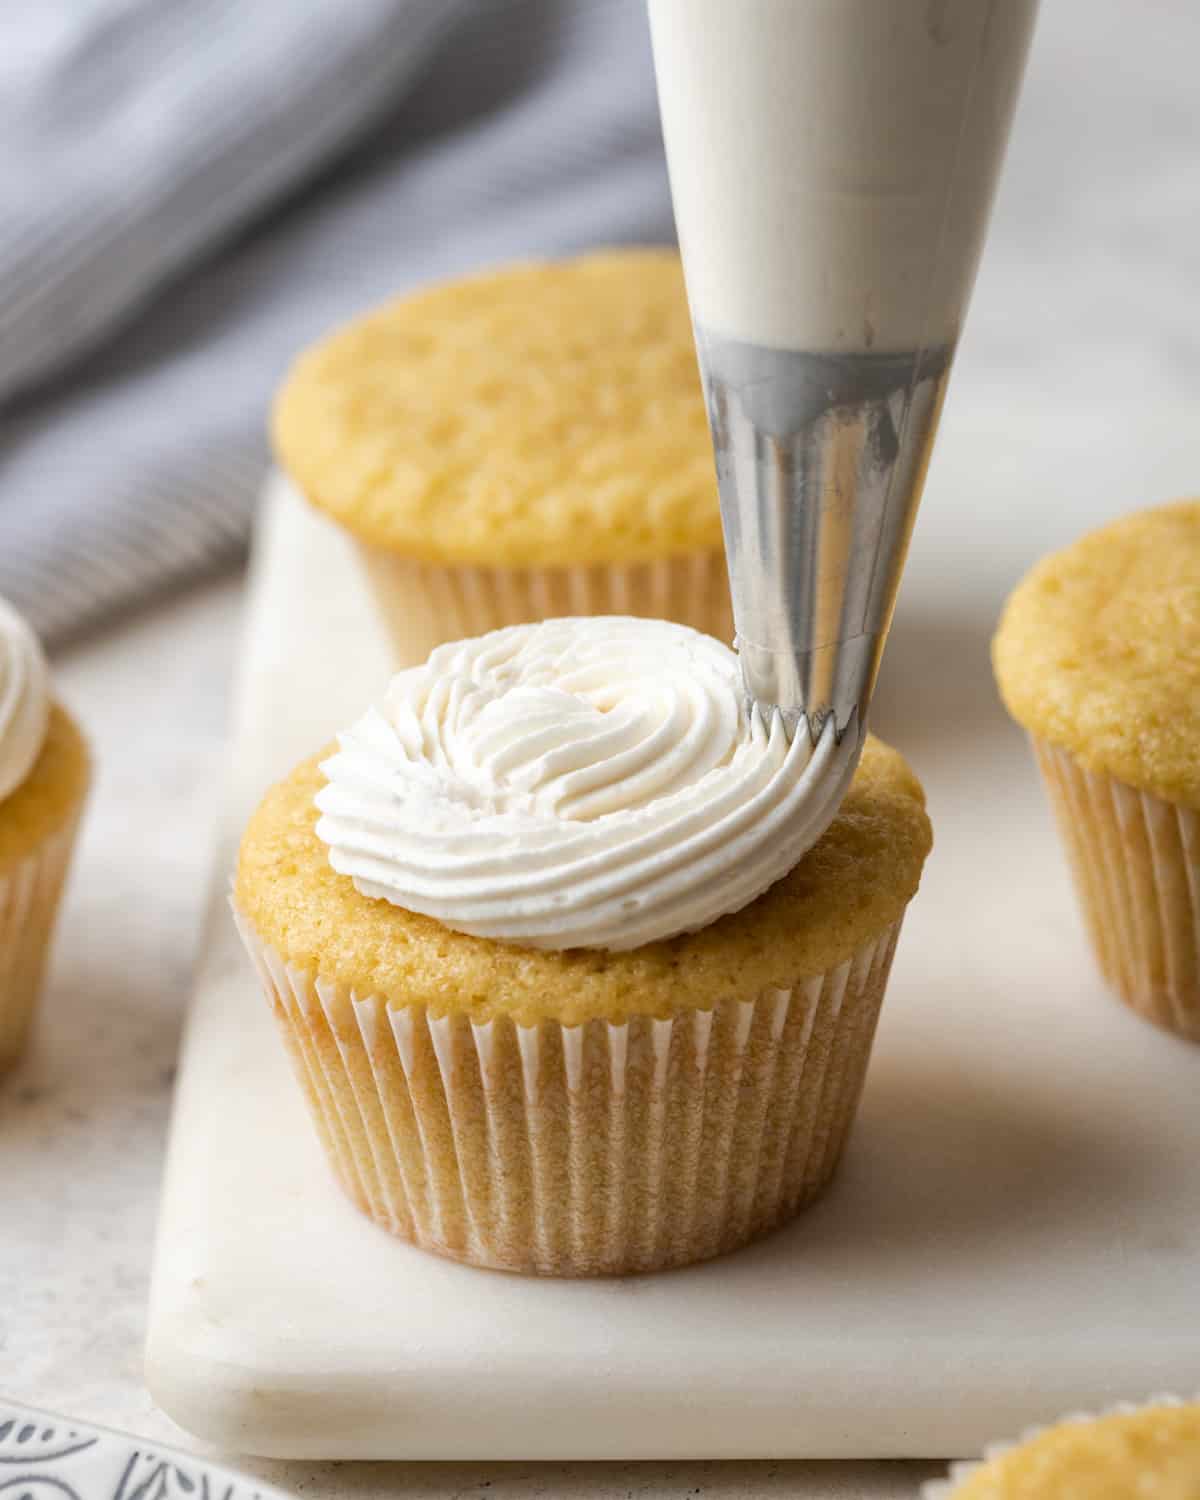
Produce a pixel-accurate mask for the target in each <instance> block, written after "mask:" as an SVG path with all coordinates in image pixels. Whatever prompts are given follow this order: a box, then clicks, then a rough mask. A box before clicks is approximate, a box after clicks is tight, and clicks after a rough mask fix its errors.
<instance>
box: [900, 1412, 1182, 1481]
mask: <svg viewBox="0 0 1200 1500" xmlns="http://www.w3.org/2000/svg"><path fill="white" fill-rule="evenodd" d="M1190 1399H1192V1400H1197V1399H1200V1397H1192V1398H1190ZM1187 1404H1188V1403H1187V1402H1185V1401H1184V1400H1183V1399H1182V1398H1181V1397H1179V1396H1170V1395H1161V1396H1149V1397H1147V1399H1146V1400H1145V1401H1114V1402H1113V1403H1112V1405H1111V1406H1105V1407H1102V1408H1101V1410H1100V1411H1095V1412H1089V1411H1073V1412H1068V1413H1067V1415H1066V1416H1062V1417H1056V1418H1055V1419H1054V1420H1053V1421H1052V1422H1040V1423H1038V1424H1037V1425H1036V1426H1034V1427H1027V1428H1026V1429H1025V1431H1024V1432H1022V1433H1021V1434H1020V1436H1019V1437H1016V1438H1011V1439H1008V1440H1006V1441H1001V1442H996V1443H989V1444H988V1445H987V1447H986V1448H985V1449H984V1450H983V1456H982V1457H981V1458H971V1459H963V1460H961V1461H960V1462H957V1463H952V1464H951V1465H950V1468H949V1471H948V1473H947V1475H946V1478H945V1479H927V1480H926V1481H925V1483H924V1484H923V1485H922V1486H921V1500H952V1496H953V1495H954V1493H955V1491H956V1490H958V1489H959V1488H961V1486H962V1485H964V1484H966V1483H967V1482H968V1480H970V1479H971V1478H973V1477H974V1475H976V1474H977V1473H978V1472H979V1471H980V1469H982V1468H985V1467H986V1466H987V1465H988V1464H990V1463H995V1462H996V1460H997V1459H1001V1458H1003V1457H1004V1456H1005V1455H1006V1454H1008V1453H1012V1452H1014V1451H1015V1450H1016V1449H1017V1448H1021V1447H1024V1445H1025V1444H1026V1443H1032V1442H1033V1441H1034V1440H1035V1439H1036V1438H1040V1437H1041V1436H1042V1435H1043V1434H1044V1433H1047V1432H1050V1431H1051V1430H1052V1429H1053V1428H1055V1427H1065V1426H1068V1425H1070V1424H1080V1423H1084V1422H1098V1421H1100V1420H1101V1419H1102V1418H1104V1417H1127V1416H1132V1415H1133V1414H1134V1413H1135V1412H1139V1411H1151V1410H1153V1408H1154V1407H1157V1406H1185V1405H1187Z"/></svg>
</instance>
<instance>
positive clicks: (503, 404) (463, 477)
mask: <svg viewBox="0 0 1200 1500" xmlns="http://www.w3.org/2000/svg"><path fill="white" fill-rule="evenodd" d="M273 430H274V444H275V450H276V454H277V456H278V458H279V461H280V463H281V465H282V466H283V468H284V469H285V470H286V472H287V473H288V475H289V476H290V478H291V480H292V481H293V483H294V485H295V486H296V488H298V489H299V490H300V492H301V493H302V494H303V495H305V496H306V497H307V498H308V500H309V501H311V503H312V504H313V505H314V506H316V507H317V508H318V510H320V511H323V512H324V513H325V514H326V515H328V516H330V517H332V518H333V520H334V521H335V522H337V524H338V525H339V526H341V527H342V528H344V530H345V531H346V532H347V533H348V534H349V535H350V536H351V537H352V538H353V540H354V542H355V543H356V544H357V549H358V551H359V554H360V555H361V557H362V560H363V562H364V564H365V567H366V574H367V577H368V579H369V581H370V583H371V585H372V587H373V592H374V594H375V596H376V598H377V600H378V603H379V606H380V609H381V612H382V616H383V619H384V622H385V624H386V626H387V628H388V632H389V635H390V637H391V640H392V643H393V646H394V649H395V653H396V658H397V661H398V663H399V664H400V665H402V666H409V665H415V664H416V663H419V662H422V661H424V660H425V658H426V656H428V654H429V652H430V651H431V650H432V649H433V648H434V647H435V646H437V645H440V644H441V643H442V642H444V641H450V640H456V639H459V638H460V637H463V636H474V635H482V634H484V633H485V632H487V631H490V630H493V629H497V628H499V627H500V626H504V625H516V624H522V623H525V622H528V621H536V620H542V619H548V618H551V617H553V616H563V615H611V614H619V615H645V616H651V617H657V618H662V619H669V620H677V621H680V622H681V623H683V624H685V625H691V626H694V627H695V628H696V629H697V630H703V631H707V632H708V633H710V634H712V635H715V636H717V637H718V638H719V639H721V640H727V641H728V640H731V639H732V638H733V616H732V610H731V605H730V601H729V586H728V580H727V577H726V573H725V559H724V552H723V550H722V542H721V522H720V514H719V510H718V505H717V489H716V478H715V474H714V469H713V459H712V448H711V445H710V443H709V438H708V429H707V423H706V418H705V410H704V401H703V397H702V394H701V390H700V377H699V374H698V371H697V367H696V357H695V353H694V348H693V343H692V333H691V325H690V323H689V320H688V310H687V300H686V297H685V295H684V286H683V274H682V271H681V269H680V264H679V257H678V256H677V255H676V254H675V252H674V251H666V250H633V251H622V252H610V253H606V254H598V255H591V256H588V257H587V258H585V259H582V260H573V261H562V262H557V263H551V264H525V265H517V266H510V267H507V268H505V269H503V270H498V271H491V272H488V273H486V274H483V275H478V276H473V277H470V278H468V279H466V280H463V281H455V282H450V283H447V284H445V285H442V286H435V287H432V288H429V289H427V290H425V291H422V292H419V293H417V294H416V295H415V296H411V297H406V298H403V299H401V300H400V301H397V302H394V303H392V304H390V305H389V306H387V307H384V308H382V309H381V310H380V311H378V312H375V313H372V314H371V315H369V316H367V317H365V318H363V319H362V320H361V321H359V322H357V323H355V324H352V325H351V326H350V327H349V328H346V329H344V330H343V331H342V332H340V333H336V334H334V335H333V336H332V337H331V338H329V339H327V340H325V341H324V342H323V343H321V344H318V345H317V346H316V347H315V348H314V349H312V350H310V351H309V352H308V353H306V354H304V355H302V356H301V358H300V359H299V360H298V361H297V363H296V365H295V367H294V368H293V370H292V371H291V373H290V375H289V376H288V379H287V381H286V382H285V384H284V386H283V389H282V391H281V392H280V394H279V396H278V399H277V401H276V404H275V411H274V421H273Z"/></svg>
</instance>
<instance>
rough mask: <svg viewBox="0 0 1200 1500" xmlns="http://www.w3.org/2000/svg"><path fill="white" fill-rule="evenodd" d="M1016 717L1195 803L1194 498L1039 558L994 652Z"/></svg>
mask: <svg viewBox="0 0 1200 1500" xmlns="http://www.w3.org/2000/svg"><path fill="white" fill-rule="evenodd" d="M993 658H994V662H995V667H996V676H997V680H998V682H999V686H1000V691H1001V694H1002V696H1003V698H1004V702H1005V704H1006V706H1007V708H1008V710H1009V712H1010V713H1011V714H1012V715H1013V717H1014V718H1015V719H1016V720H1017V721H1018V722H1019V723H1020V724H1022V725H1023V726H1024V727H1025V728H1026V729H1027V730H1029V731H1030V732H1031V733H1032V734H1034V735H1035V736H1037V737H1038V738H1040V739H1043V740H1047V741H1049V742H1050V743H1051V744H1053V745H1057V746H1058V747H1060V748H1062V749H1065V750H1069V751H1070V752H1071V753H1072V754H1073V755H1074V756H1075V757H1076V759H1077V760H1078V761H1079V762H1080V764H1081V765H1083V766H1084V767H1085V768H1087V769H1088V770H1092V771H1101V772H1104V773H1106V774H1108V775H1110V776H1114V777H1116V778H1117V779H1118V780H1120V781H1124V782H1126V783H1127V784H1129V785H1130V786H1133V787H1135V788H1137V789H1138V790H1140V791H1146V792H1151V793H1153V794H1154V795H1155V796H1158V797H1161V798H1163V799H1164V800H1166V801H1169V802H1176V803H1179V804H1182V805H1183V806H1185V807H1191V808H1200V501H1197V500H1192V501H1184V502H1179V503H1176V504H1174V505H1166V506H1162V507H1160V508H1158V509H1155V510H1149V511H1144V512H1142V513H1140V514H1138V515H1134V516H1129V517H1127V518H1126V519H1124V520H1122V521H1118V522H1116V523H1115V524H1113V525H1111V526H1106V527H1104V528H1103V529H1102V530H1100V531H1096V532H1093V533H1092V534H1091V535H1089V536H1086V537H1084V538H1083V539H1082V540H1081V541H1079V542H1076V543H1075V544H1074V545H1073V546H1071V547H1068V548H1066V549H1065V550H1064V551H1062V552H1056V553H1054V554H1052V555H1051V556H1050V557H1047V558H1045V559H1043V561H1042V562H1041V563H1039V564H1038V565H1037V567H1035V568H1034V569H1033V570H1032V572H1030V573H1029V574H1028V576H1027V577H1026V578H1025V579H1024V581H1023V582H1022V583H1021V584H1020V586H1019V587H1018V588H1017V590H1016V591H1015V593H1014V594H1013V595H1012V598H1011V599H1010V600H1009V602H1008V605H1007V607H1006V609H1005V612H1004V616H1003V619H1002V620H1001V624H1000V629H999V631H998V633H997V636H996V640H995V644H994V647H993Z"/></svg>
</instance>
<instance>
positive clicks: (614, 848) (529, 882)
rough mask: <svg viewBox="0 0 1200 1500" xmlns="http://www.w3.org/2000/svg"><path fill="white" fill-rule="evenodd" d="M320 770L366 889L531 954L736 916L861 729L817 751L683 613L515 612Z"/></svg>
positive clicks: (341, 856)
mask: <svg viewBox="0 0 1200 1500" xmlns="http://www.w3.org/2000/svg"><path fill="white" fill-rule="evenodd" d="M339 745H340V749H339V751H338V753H337V754H335V755H334V756H332V758H331V759H329V760H327V761H326V762H325V763H324V765H323V767H322V769H323V770H324V772H325V775H326V776H327V778H328V784H327V785H326V786H324V787H323V788H322V789H321V791H320V792H319V793H318V795H317V798H316V802H317V807H318V808H319V809H320V812H321V815H322V816H321V818H320V820H319V821H318V823H317V833H318V835H319V836H320V837H321V838H322V839H323V840H324V841H325V843H326V844H328V845H329V859H330V863H331V864H332V865H333V868H334V869H335V870H337V871H339V872H340V873H341V874H344V875H349V876H351V877H352V878H353V880H354V883H355V885H356V886H357V888H358V890H359V891H360V892H361V893H362V894H363V895H365V896H369V897H374V898H382V899H384V900H388V901H392V902H394V903H395V904H396V905H398V906H402V907H405V908H406V909H407V910H409V911H417V912H424V913H425V914H426V915H428V916H431V917H436V918H437V919H438V920H439V921H440V922H442V923H444V924H445V925H446V926H447V927H452V928H456V929H457V930H458V931H460V932H469V933H474V934H476V935H478V936H481V937H489V938H497V939H501V940H504V941H508V942H513V943H520V944H524V945H527V946H530V947H536V948H577V947H589V948H610V949H623V948H634V947H637V946H639V945H640V944H642V943H648V942H653V941H654V940H656V939H658V938H665V937H671V936H673V935H674V934H676V933H680V932H690V931H694V930H696V929H697V928H700V927H704V926H707V925H708V924H709V923H710V922H713V921H715V920H716V918H718V917H721V916H724V915H726V914H727V913H729V912H734V911H737V910H739V909H740V908H741V907H743V906H746V905H747V904H748V903H749V902H751V901H753V900H754V899H755V897H757V896H759V895H761V894H762V893H763V891H765V890H766V889H767V887H768V886H770V885H773V884H774V883H775V881H777V880H779V879H780V878H781V877H782V876H784V875H786V874H787V872H788V871H789V870H790V869H792V867H793V866H794V865H795V864H796V863H797V862H798V860H799V859H800V856H801V855H802V854H803V853H804V851H805V850H806V849H807V848H809V846H810V845H811V844H813V843H815V842H816V840H817V839H818V838H819V837H820V835H821V834H822V833H823V832H824V830H825V828H826V826H827V825H828V823H829V822H830V820H831V819H832V817H833V815H834V813H835V812H836V810H837V807H838V804H839V803H840V801H841V799H842V796H843V795H844V793H845V790H846V787H847V786H848V784H849V781H850V778H851V776H852V775H853V774H854V767H855V765H856V764H857V761H858V754H859V750H860V748H861V738H860V735H859V733H858V728H857V725H856V724H855V725H852V726H851V728H850V729H849V730H848V731H847V732H846V733H845V734H844V735H843V737H842V740H841V741H840V742H838V741H837V740H835V738H834V735H833V732H832V726H829V727H827V729H826V731H825V732H824V733H823V734H822V735H821V737H820V738H819V740H818V742H817V744H816V746H815V748H814V747H813V746H812V745H811V744H810V743H809V739H808V736H807V735H805V734H798V735H796V736H795V737H794V738H791V739H789V737H788V734H787V732H786V729H785V727H784V724H783V721H782V719H781V718H779V716H778V715H777V714H776V716H775V717H774V719H773V720H772V722H771V723H770V724H767V723H765V722H764V720H763V718H762V716H761V715H760V713H759V712H758V711H757V710H754V711H751V710H749V709H748V708H747V706H746V703H745V698H744V691H743V688H742V682H741V674H740V671H739V667H738V660H737V657H736V656H735V655H734V653H733V652H732V651H730V650H729V648H728V647H726V646H723V645H722V644H721V643H720V642H718V641H715V640H713V639H711V638H710V637H708V636H705V635H700V634H699V633H698V632H697V631H694V630H689V629H687V628H686V627H684V626H682V625H672V624H668V623H666V622H665V621H660V620H632V619H624V618H614V617H611V616H610V617H606V618H597V619H563V620H550V621H547V622H545V623H544V624H541V625H515V626H512V627H510V628H509V629H506V630H497V631H494V632H492V634H490V635H485V636H480V637H479V638H478V639H476V640H468V641H457V642H454V643H452V644H450V645H446V646H440V647H438V649H437V650H436V651H434V653H433V655H432V656H431V657H430V658H429V661H428V663H427V664H426V665H425V666H422V667H415V668H413V669H411V670H410V671H407V672H401V673H400V674H399V675H398V676H397V677H395V678H393V680H392V682H391V684H390V686H389V687H388V690H387V693H386V696H385V698H384V701H383V704H382V706H381V707H378V708H371V709H370V710H368V712H367V713H366V714H365V715H364V716H363V718H362V719H360V720H359V722H358V723H357V724H356V725H355V726H354V727H353V728H352V729H351V730H350V731H349V732H348V733H346V734H343V735H341V736H339Z"/></svg>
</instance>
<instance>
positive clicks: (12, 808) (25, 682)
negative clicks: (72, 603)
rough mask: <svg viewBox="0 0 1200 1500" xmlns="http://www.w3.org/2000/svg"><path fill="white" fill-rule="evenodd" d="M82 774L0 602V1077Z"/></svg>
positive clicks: (75, 747) (41, 674) (69, 843)
mask: <svg viewBox="0 0 1200 1500" xmlns="http://www.w3.org/2000/svg"><path fill="white" fill-rule="evenodd" d="M89 775H90V770H89V763H88V753H87V747H86V746H85V744H84V741H83V737H82V735H81V734H80V733H79V730H78V729H77V728H76V727H75V724H74V722H73V721H72V719H71V717H70V715H69V714H68V713H67V711H66V710H65V709H64V708H61V707H59V706H58V705H57V704H56V703H54V702H52V700H51V694H50V674H49V670H48V668H47V666H46V660H45V658H44V657H43V655H42V650H41V647H40V646H39V644H38V641H37V638H36V636H35V635H34V634H33V631H32V630H30V628H29V626H28V625H27V624H26V623H25V621H24V620H23V619H22V618H21V617H20V615H18V614H17V613H16V611H15V610H14V609H12V607H11V606H10V605H8V604H6V603H5V602H4V600H2V599H0V1071H3V1070H5V1069H6V1068H8V1067H10V1066H11V1065H12V1063H13V1062H15V1061H16V1059H17V1057H18V1055H19V1054H20V1051H21V1048H22V1046H23V1044H24V1042H25V1038H26V1036H27V1035H28V1032H29V1023H30V1020H31V1019H32V1016H33V1012H34V1006H35V1003H36V1001H37V997H38V992H39V990H40V988H41V982H42V973H43V970H44V968H45V962H46V955H47V952H48V950H49V947H50V938H51V935H52V933H53V931H54V919H55V916H56V914H57V912H58V904H59V897H60V896H61V894H62V887H63V881H64V880H65V878H66V873H67V865H68V863H69V862H70V858H71V849H72V847H73V845H74V842H75V830H76V827H77V826H78V822H79V814H80V812H81V810H82V808H83V803H84V798H85V796H86V794H87V788H88V781H89Z"/></svg>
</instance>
